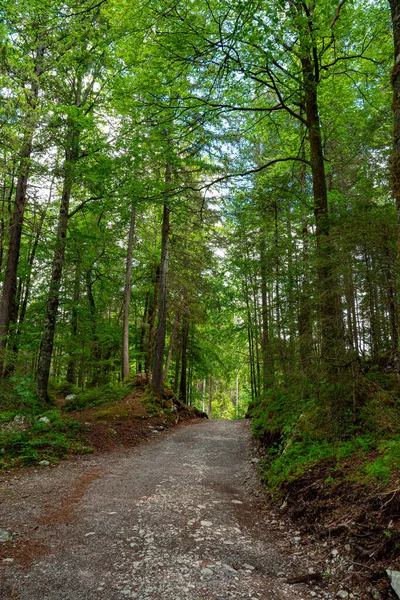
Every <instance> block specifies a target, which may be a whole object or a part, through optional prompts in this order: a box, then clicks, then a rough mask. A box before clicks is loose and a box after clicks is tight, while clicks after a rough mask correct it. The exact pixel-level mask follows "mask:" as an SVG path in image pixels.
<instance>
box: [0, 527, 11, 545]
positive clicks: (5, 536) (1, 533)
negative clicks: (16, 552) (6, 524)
mask: <svg viewBox="0 0 400 600" xmlns="http://www.w3.org/2000/svg"><path fill="white" fill-rule="evenodd" d="M10 540H11V535H10V534H9V532H8V531H6V530H5V529H0V542H9V541H10Z"/></svg>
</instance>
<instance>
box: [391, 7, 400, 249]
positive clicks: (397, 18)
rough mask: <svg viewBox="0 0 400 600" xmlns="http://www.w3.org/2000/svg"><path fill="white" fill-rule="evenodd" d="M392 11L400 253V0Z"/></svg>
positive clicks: (395, 185) (395, 195)
mask: <svg viewBox="0 0 400 600" xmlns="http://www.w3.org/2000/svg"><path fill="white" fill-rule="evenodd" d="M389 3H390V8H391V11H392V22H393V41H394V67H393V70H392V89H393V103H392V109H393V116H394V127H393V153H392V159H391V165H390V166H391V179H392V194H393V198H394V200H395V202H396V210H397V227H398V237H397V241H398V245H399V252H400V0H389Z"/></svg>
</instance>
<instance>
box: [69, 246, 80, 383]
mask: <svg viewBox="0 0 400 600" xmlns="http://www.w3.org/2000/svg"><path fill="white" fill-rule="evenodd" d="M77 260H78V263H77V265H76V269H75V281H74V292H73V298H72V312H71V340H70V341H71V352H70V359H69V361H68V367H67V374H66V380H67V381H68V383H72V384H75V370H76V368H75V362H76V357H75V356H74V349H73V345H74V343H75V342H76V336H77V334H78V303H79V298H80V292H81V265H80V262H79V257H78V258H77Z"/></svg>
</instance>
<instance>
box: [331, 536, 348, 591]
mask: <svg viewBox="0 0 400 600" xmlns="http://www.w3.org/2000/svg"><path fill="white" fill-rule="evenodd" d="M338 554H339V550H338V549H337V548H334V549H333V550H332V552H331V555H332V556H333V558H336V557H337V555H338ZM346 598H347V596H346Z"/></svg>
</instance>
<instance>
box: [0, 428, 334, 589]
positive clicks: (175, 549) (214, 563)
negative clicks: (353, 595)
mask: <svg viewBox="0 0 400 600" xmlns="http://www.w3.org/2000/svg"><path fill="white" fill-rule="evenodd" d="M155 437H156V436H155ZM250 450H251V441H250V433H249V429H248V424H247V423H245V422H243V421H239V422H235V421H203V422H200V423H196V424H194V425H191V426H188V427H184V428H181V429H177V430H176V431H174V432H172V433H167V434H164V433H162V434H159V435H158V436H157V438H156V439H155V440H154V441H152V442H150V443H148V444H145V445H143V446H139V447H137V448H134V449H131V450H129V451H127V452H122V453H121V452H119V453H115V454H111V455H104V456H98V457H90V458H88V457H86V458H83V459H82V460H77V461H75V462H67V463H63V464H62V465H60V466H59V467H57V468H55V469H48V468H46V469H43V470H40V471H36V472H33V471H29V472H25V473H23V474H21V475H19V476H16V477H15V478H11V479H10V478H6V479H5V480H4V481H3V482H0V488H3V489H2V492H3V494H2V496H3V501H2V503H1V504H0V527H1V528H4V529H7V530H9V531H12V532H16V535H15V537H14V540H13V541H12V542H6V543H2V544H0V546H1V548H0V550H2V551H3V556H4V558H3V562H2V569H3V571H4V572H3V579H2V583H1V584H0V597H1V598H7V599H8V598H9V599H11V598H18V599H20V600H80V599H82V600H97V599H99V600H100V599H102V600H117V599H124V598H137V599H138V600H208V599H213V600H228V599H229V600H231V599H238V600H239V599H240V600H244V599H246V598H248V599H253V600H255V599H259V600H260V599H263V600H284V599H290V600H300V599H302V598H303V599H305V598H311V597H318V598H323V597H325V592H322V590H321V591H320V590H319V589H318V588H316V587H314V588H312V587H308V586H303V585H295V586H293V585H289V584H287V583H285V580H286V579H287V577H293V576H294V575H298V574H304V573H307V570H308V565H307V564H306V563H305V562H304V561H305V559H304V558H303V557H302V556H300V555H296V552H295V551H289V550H288V538H287V537H286V538H285V536H282V535H278V533H277V532H279V525H278V522H277V521H276V520H274V519H273V518H272V517H271V515H268V514H267V513H266V512H265V509H263V503H262V502H260V499H259V494H260V493H261V490H260V488H259V484H258V482H257V476H256V474H255V471H254V467H253V465H252V464H251V462H250Z"/></svg>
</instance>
